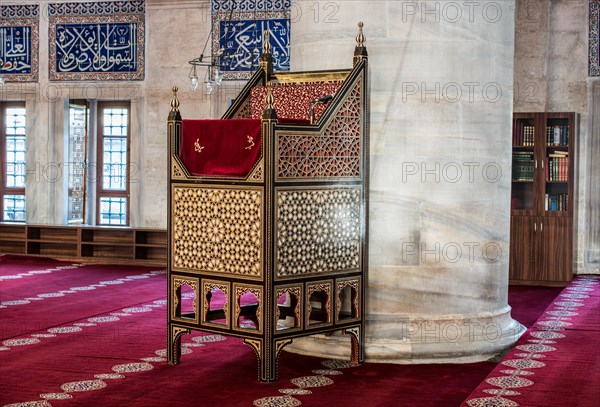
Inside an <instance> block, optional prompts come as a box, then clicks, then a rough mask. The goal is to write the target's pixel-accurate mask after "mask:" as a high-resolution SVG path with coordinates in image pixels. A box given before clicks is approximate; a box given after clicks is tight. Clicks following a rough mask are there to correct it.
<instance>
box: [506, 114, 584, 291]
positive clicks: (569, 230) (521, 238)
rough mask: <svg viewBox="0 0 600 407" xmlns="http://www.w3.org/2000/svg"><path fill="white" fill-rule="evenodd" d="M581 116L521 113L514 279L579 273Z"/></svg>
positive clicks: (548, 279) (546, 279) (540, 280)
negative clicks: (576, 225) (576, 218)
mask: <svg viewBox="0 0 600 407" xmlns="http://www.w3.org/2000/svg"><path fill="white" fill-rule="evenodd" d="M578 121H579V116H578V115H577V114H576V113H554V112H553V113H549V112H546V113H515V114H514V117H513V162H512V183H511V225H510V273H509V274H510V280H511V281H510V282H511V283H513V284H550V285H564V284H566V283H567V282H569V281H571V278H572V276H573V208H574V205H573V202H574V201H573V198H574V180H575V177H574V168H575V161H576V159H577V157H576V155H575V154H576V149H575V145H576V142H577V134H578Z"/></svg>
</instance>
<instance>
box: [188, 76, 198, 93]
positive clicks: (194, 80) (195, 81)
mask: <svg viewBox="0 0 600 407" xmlns="http://www.w3.org/2000/svg"><path fill="white" fill-rule="evenodd" d="M190 80H191V85H192V92H195V91H197V90H198V77H197V76H196V75H194V76H192V77H191V78H190Z"/></svg>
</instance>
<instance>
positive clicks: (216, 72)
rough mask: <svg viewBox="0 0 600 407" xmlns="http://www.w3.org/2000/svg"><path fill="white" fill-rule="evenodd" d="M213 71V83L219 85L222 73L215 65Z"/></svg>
mask: <svg viewBox="0 0 600 407" xmlns="http://www.w3.org/2000/svg"><path fill="white" fill-rule="evenodd" d="M213 73H214V75H215V83H216V84H217V85H220V84H221V81H222V80H223V74H222V73H221V70H220V69H219V68H218V67H215V68H214V71H213Z"/></svg>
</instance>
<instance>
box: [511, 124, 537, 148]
mask: <svg viewBox="0 0 600 407" xmlns="http://www.w3.org/2000/svg"><path fill="white" fill-rule="evenodd" d="M534 139H535V126H533V125H531V124H527V123H525V122H522V121H519V120H515V122H514V128H513V146H516V147H533V146H534V144H535V143H534Z"/></svg>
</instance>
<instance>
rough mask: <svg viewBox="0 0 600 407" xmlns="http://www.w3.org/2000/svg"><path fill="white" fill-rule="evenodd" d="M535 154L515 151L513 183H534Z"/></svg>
mask: <svg viewBox="0 0 600 407" xmlns="http://www.w3.org/2000/svg"><path fill="white" fill-rule="evenodd" d="M534 170H535V168H534V163H533V152H531V151H515V152H513V162H512V180H513V181H533V176H534V175H533V174H534Z"/></svg>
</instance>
